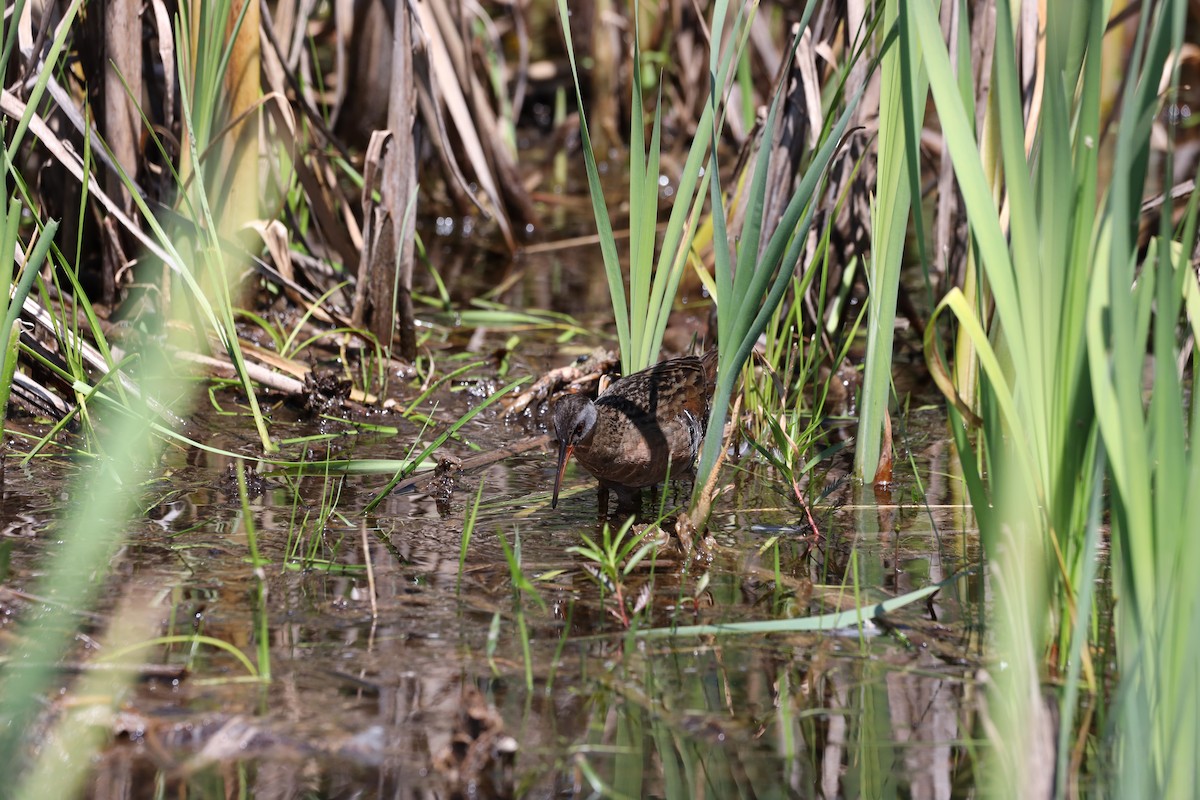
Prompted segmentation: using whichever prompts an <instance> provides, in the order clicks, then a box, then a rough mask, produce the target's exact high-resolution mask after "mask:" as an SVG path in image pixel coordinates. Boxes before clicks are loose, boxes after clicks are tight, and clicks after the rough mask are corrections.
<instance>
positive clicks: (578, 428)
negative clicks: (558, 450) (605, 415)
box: [575, 422, 583, 439]
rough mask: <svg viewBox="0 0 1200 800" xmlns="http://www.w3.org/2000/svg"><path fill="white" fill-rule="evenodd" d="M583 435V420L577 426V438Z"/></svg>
mask: <svg viewBox="0 0 1200 800" xmlns="http://www.w3.org/2000/svg"><path fill="white" fill-rule="evenodd" d="M582 436H583V423H582V422H581V423H579V424H578V425H576V426H575V438H576V439H578V438H580V437H582Z"/></svg>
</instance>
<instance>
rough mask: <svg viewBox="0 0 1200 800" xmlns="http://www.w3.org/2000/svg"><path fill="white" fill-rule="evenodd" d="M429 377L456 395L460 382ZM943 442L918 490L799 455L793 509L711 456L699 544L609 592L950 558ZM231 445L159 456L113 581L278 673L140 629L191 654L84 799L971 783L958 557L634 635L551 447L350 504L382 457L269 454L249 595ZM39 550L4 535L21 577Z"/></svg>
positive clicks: (971, 597) (814, 587)
mask: <svg viewBox="0 0 1200 800" xmlns="http://www.w3.org/2000/svg"><path fill="white" fill-rule="evenodd" d="M446 402H447V404H448V406H449V407H448V409H447V411H448V412H449V413H453V412H454V410H455V409H454V408H453V405H452V404H453V403H454V402H467V401H465V400H463V399H462V398H461V397H459V398H454V397H450V398H446ZM467 433H468V436H469V437H470V438H471V439H472V440H473V441H475V442H476V443H477V444H479V445H481V446H483V447H485V448H486V447H488V446H494V444H495V441H496V440H499V441H503V439H504V437H506V436H508V432H507V431H505V430H503V428H502V426H498V425H493V426H492V427H491V429H489V428H487V427H485V426H482V425H480V426H475V427H472V428H470V429H469V430H468V431H467ZM223 435H225V436H230V437H232V438H236V437H234V436H233V435H231V434H229V433H227V432H226V433H224V434H223ZM489 435H490V436H492V437H495V440H493V439H489V438H488V437H489ZM395 447H396V445H395V443H394V442H388V441H386V440H382V439H381V440H379V441H376V442H369V441H366V440H365V439H361V438H360V440H359V441H356V443H355V444H354V448H355V449H353V450H348V452H353V454H354V455H355V456H358V457H368V456H372V455H390V456H393V457H394V456H395V455H396V453H395V452H394V450H395ZM942 457H943V456H942V454H941V453H940V452H938V451H937V450H936V449H934V450H933V451H932V452H931V453H930V454H929V460H927V461H922V462H920V469H921V470H922V478H923V479H924V480H926V481H927V483H926V486H925V491H924V492H921V491H920V490H918V489H917V488H916V486H917V484H916V483H915V481H914V480H913V479H912V478H911V477H910V478H906V479H904V480H903V481H902V482H901V484H900V485H899V486H897V487H896V488H895V489H894V490H893V491H892V493H891V494H890V496H880V497H876V496H874V495H872V494H870V493H867V494H866V495H863V494H862V493H858V492H856V491H855V490H853V489H852V488H851V487H850V486H849V484H848V483H845V482H841V481H840V479H839V478H838V477H837V475H836V472H837V470H836V469H834V470H832V473H833V477H832V478H831V477H830V475H829V474H826V475H823V476H822V477H821V478H820V480H825V481H828V482H829V486H830V487H831V489H830V491H829V492H827V493H825V495H824V496H823V497H821V498H820V499H819V500H818V501H817V502H816V504H815V505H814V508H813V515H814V521H815V522H816V526H817V530H816V531H814V530H812V529H811V527H810V526H809V524H808V523H807V521H806V520H805V517H804V514H803V512H802V511H801V509H800V508H799V507H798V506H796V505H794V504H793V503H791V502H790V501H789V500H788V493H787V492H784V491H782V490H781V489H780V487H778V486H776V485H775V484H773V482H772V481H773V476H772V475H771V474H770V473H769V472H768V471H764V470H761V469H756V470H753V471H750V470H738V469H736V468H734V469H731V471H730V476H729V481H730V483H731V484H732V485H733V487H734V489H733V491H732V492H731V494H730V495H729V498H730V499H728V500H727V501H725V502H724V504H723V505H722V506H720V507H719V508H718V512H717V514H716V515H715V516H714V535H715V541H716V547H715V550H714V552H713V553H712V555H711V557H710V559H708V560H705V561H685V560H681V559H680V558H678V557H677V556H675V557H668V556H663V557H662V559H661V560H657V561H655V560H649V561H648V562H647V564H646V565H645V566H643V567H639V569H638V570H636V571H634V572H632V573H631V574H630V575H629V576H627V580H628V581H629V587H630V590H631V592H637V591H640V590H641V589H642V588H643V587H648V588H649V591H650V601H649V604H648V608H647V610H646V611H645V612H644V614H643V615H642V618H641V619H640V621H639V623H638V624H639V625H641V626H642V627H647V626H658V625H665V624H670V623H671V622H672V621H675V622H679V623H681V624H694V623H705V622H716V621H728V620H745V619H767V618H773V617H778V616H802V615H808V614H816V613H823V612H826V611H830V610H837V609H841V608H846V607H850V606H853V605H854V604H855V603H856V602H858V601H863V602H865V601H869V600H878V599H881V598H884V597H889V596H895V595H898V594H901V593H904V592H907V591H910V590H912V589H914V588H919V587H922V586H926V585H929V584H930V583H933V582H938V581H941V580H943V579H944V578H946V577H948V576H950V575H953V574H956V573H957V572H959V571H961V570H962V569H963V568H964V567H965V566H968V565H970V564H973V563H975V562H976V560H977V558H978V553H977V545H976V543H975V542H976V539H975V537H974V536H973V535H972V533H971V528H970V521H969V519H965V518H963V517H962V508H961V506H959V505H956V504H955V501H954V498H953V497H952V496H951V495H950V494H949V491H951V490H950V489H942V488H939V489H938V491H937V493H935V492H934V491H932V489H933V488H935V487H937V486H938V484H936V483H935V481H942V482H943V483H942V484H941V486H952V484H947V483H945V482H944V481H945V479H944V478H939V477H937V476H938V475H941V474H942V473H943V472H944V467H943V466H942V464H941V462H939V461H938V458H942ZM227 466H228V465H227V463H225V461H224V460H222V459H220V458H219V457H216V456H211V455H208V454H201V455H194V454H193V455H192V456H190V457H189V463H187V464H181V465H179V470H180V471H179V473H178V474H177V476H176V477H177V478H178V479H177V480H173V481H172V484H171V486H170V488H169V489H165V490H164V493H163V495H162V496H161V497H160V498H159V499H158V501H157V502H154V503H153V504H152V505H153V510H152V512H151V513H150V514H149V517H148V519H147V521H146V523H145V525H144V528H143V529H142V530H140V531H137V532H135V533H134V535H133V536H132V537H131V538H130V540H129V546H128V547H126V548H125V549H124V550H123V551H122V552H121V553H120V554H119V555H118V560H119V562H120V563H119V565H118V568H117V569H116V570H114V574H115V575H116V576H118V577H117V578H116V579H115V581H114V586H113V589H112V591H113V593H114V597H115V596H116V595H117V594H119V592H118V591H117V590H118V588H119V586H120V585H121V584H122V583H131V584H136V585H138V586H139V587H142V588H153V589H154V591H155V593H154V594H153V596H154V597H155V598H156V599H155V601H154V606H155V609H156V611H157V613H158V614H159V616H160V632H161V633H163V634H168V635H169V634H175V635H180V634H183V635H189V634H198V635H203V636H209V637H214V638H215V639H219V640H221V641H223V642H226V643H229V644H231V645H233V646H234V647H236V648H237V649H238V650H240V651H241V652H242V653H244V654H246V655H247V656H249V657H250V658H251V659H255V658H256V654H257V653H258V636H259V634H258V631H260V630H265V631H266V636H267V638H268V643H269V658H270V666H271V671H272V675H273V679H272V681H271V682H270V683H269V684H267V685H261V684H257V683H253V682H245V678H246V677H247V671H246V669H245V667H244V666H243V665H242V664H241V663H239V661H238V660H237V659H235V658H234V657H233V656H232V655H231V654H230V653H228V652H226V651H223V650H220V649H217V648H214V647H210V646H206V645H202V644H195V643H192V644H180V643H178V642H175V643H172V644H169V645H164V646H162V647H161V648H159V650H158V651H157V654H156V655H155V656H154V657H153V658H147V661H148V662H149V661H157V662H160V663H166V664H171V665H175V666H178V667H180V668H184V669H186V673H185V675H184V676H183V677H182V678H178V679H170V678H156V677H150V676H144V677H143V679H142V680H141V681H140V682H138V683H136V684H135V686H134V688H133V689H132V690H130V692H129V694H128V695H127V696H126V697H125V699H124V702H123V703H122V708H123V711H122V712H121V714H120V715H118V718H117V719H115V720H113V721H112V723H111V728H112V730H114V731H115V732H116V733H117V734H118V737H117V740H116V741H115V742H114V744H113V745H112V746H110V747H109V748H107V749H106V750H105V751H104V752H103V753H102V755H101V756H100V757H99V758H98V759H97V760H96V762H95V765H94V772H93V776H92V779H91V784H90V790H89V793H90V794H92V795H93V796H96V797H105V798H110V797H111V798H133V797H149V796H180V795H187V796H189V797H195V796H200V797H208V796H222V797H226V796H231V795H233V794H241V793H253V794H254V796H258V797H270V798H276V797H278V798H285V797H304V796H321V797H365V796H388V797H397V796H403V797H447V796H455V795H456V794H459V795H461V796H497V797H504V796H513V797H517V796H521V797H562V796H579V797H587V796H594V795H609V796H625V797H680V798H683V797H686V798H692V797H758V798H761V797H802V798H809V797H819V798H834V797H913V798H950V797H957V796H965V795H966V794H967V793H968V792H969V786H970V784H971V781H970V776H969V775H968V774H967V771H968V770H969V766H968V761H969V760H968V758H967V757H966V756H967V754H968V753H969V751H970V748H971V746H972V736H973V729H974V702H975V701H974V696H975V690H976V687H975V684H974V681H973V675H974V673H975V669H976V664H977V662H978V646H979V645H978V641H979V635H978V630H977V627H976V625H975V623H974V620H975V619H976V617H977V616H978V604H979V603H980V602H982V599H983V588H982V581H981V579H979V578H978V577H975V576H970V577H964V578H962V579H960V580H958V581H956V582H955V583H954V584H953V585H952V587H951V588H952V589H953V591H949V590H947V591H942V592H941V593H939V594H938V595H936V596H935V597H934V598H932V599H931V601H930V602H929V603H928V604H924V603H921V604H917V605H916V606H914V607H909V608H906V609H904V610H902V611H900V612H896V613H894V614H891V615H889V616H888V617H887V618H885V619H883V620H881V621H880V622H879V623H878V624H871V625H867V626H865V627H864V629H863V630H862V631H858V630H851V631H839V632H836V633H831V632H825V633H806V634H799V633H796V634H774V635H770V636H737V637H734V636H722V637H689V638H686V639H684V638H679V639H652V640H651V639H645V638H639V637H638V636H636V635H630V634H628V633H626V632H625V631H623V630H622V628H621V625H620V624H619V623H618V622H617V621H616V619H615V618H614V616H613V615H612V614H611V613H610V612H609V611H608V610H607V608H606V606H605V601H604V600H603V599H602V597H601V595H600V591H599V589H598V584H597V582H596V581H595V580H594V579H593V578H592V577H590V576H589V574H588V573H587V571H586V570H585V567H586V566H587V564H586V562H585V561H584V560H583V559H581V558H580V557H579V556H577V555H575V554H572V553H569V552H568V549H567V548H569V547H570V546H571V545H575V544H578V543H579V542H580V534H581V533H587V534H588V535H590V536H593V537H594V536H596V535H597V534H598V531H597V529H596V527H595V520H594V518H593V517H592V515H591V513H590V512H586V513H584V512H581V513H579V514H574V513H568V514H554V513H550V512H549V511H548V509H547V508H546V505H547V501H548V487H549V480H548V477H549V475H550V470H551V469H552V464H551V462H550V460H549V456H546V455H543V454H537V453H533V454H527V455H525V456H521V457H518V458H515V459H513V460H511V462H509V463H507V464H504V465H497V466H495V467H492V468H490V469H488V470H487V471H486V472H484V473H482V474H477V475H469V476H467V477H466V479H465V480H464V482H463V484H462V485H461V486H460V488H459V492H458V493H457V494H456V495H455V496H454V497H453V498H452V499H451V503H450V509H449V514H448V515H444V514H440V513H439V511H438V509H437V507H436V504H435V502H434V500H433V499H432V498H429V497H426V496H423V495H420V494H409V495H397V496H394V497H390V498H388V500H387V501H386V503H385V504H384V505H383V506H382V507H381V511H380V512H379V513H377V514H375V515H374V516H371V517H367V518H365V519H364V518H362V517H361V516H360V515H359V514H358V511H357V509H360V508H362V506H363V505H365V503H366V502H367V501H368V500H369V499H370V498H371V497H372V496H373V493H374V491H375V490H376V489H377V487H378V486H379V485H381V484H382V482H383V479H350V478H346V479H342V478H330V477H327V476H322V475H313V476H310V477H307V478H302V479H283V478H279V477H274V478H270V479H269V481H268V486H267V489H266V491H264V492H263V493H262V494H261V495H260V496H258V497H257V498H255V499H254V500H252V501H251V513H252V515H253V517H254V523H255V527H256V529H257V532H258V543H259V550H260V552H261V553H262V556H263V558H264V559H265V560H266V561H267V564H266V566H263V567H261V573H260V574H261V575H262V578H263V580H264V585H265V589H266V592H265V596H266V601H265V606H264V605H262V604H260V602H259V600H258V599H257V598H258V594H257V585H258V584H257V581H258V578H257V577H256V571H255V566H254V565H253V564H251V563H250V562H249V560H248V557H247V556H248V547H247V539H246V527H245V523H244V520H242V518H241V512H240V509H239V508H238V503H237V502H236V501H235V500H234V499H232V498H231V497H230V496H229V494H228V493H227V491H225V490H223V488H222V486H223V484H222V483H221V477H220V476H221V475H222V473H223V471H224V470H225V469H226V468H227ZM835 466H836V465H835ZM185 478H186V480H184V479H185ZM478 481H482V482H483V503H482V507H481V514H480V518H479V520H478V522H477V524H476V526H475V530H474V533H473V537H472V540H471V544H470V547H469V548H468V549H467V551H466V554H465V556H464V555H463V553H462V549H461V545H462V533H463V521H464V517H465V508H466V506H467V505H468V504H469V503H470V502H471V500H472V499H473V496H474V490H475V488H476V487H477V486H478V483H477V482H478ZM189 482H190V483H189ZM577 483H578V484H579V485H583V479H582V478H580V479H578V481H577ZM35 485H36V481H32V482H31V484H30V487H29V491H31V492H32V491H34V487H35ZM18 487H19V485H18ZM181 487H182V488H181ZM8 491H9V492H10V493H11V492H13V491H16V489H14V484H13V483H11V482H10V485H9V487H8ZM585 491H590V486H589V487H588V488H587V489H585ZM11 507H14V508H16V507H20V505H19V504H16V505H12V506H11ZM585 511H586V509H585ZM501 534H502V535H503V536H505V537H506V539H507V541H508V542H509V543H510V545H511V544H513V543H515V542H516V541H517V539H518V537H519V539H520V544H521V569H522V573H523V574H524V575H525V577H526V578H527V579H528V580H529V581H530V584H531V586H532V587H534V589H535V590H536V593H537V596H538V597H539V598H540V600H541V602H540V603H539V602H538V601H537V600H535V599H534V597H533V594H532V592H525V593H523V594H520V595H518V594H516V593H514V590H513V585H512V581H511V572H510V568H509V565H508V564H507V563H506V562H505V558H504V552H503V547H502V546H501V543H500V538H499V537H500V535H501ZM50 546H52V543H50V542H48V541H46V540H45V539H44V538H39V537H37V536H36V535H35V536H33V537H27V538H22V540H21V543H20V547H21V548H22V549H21V550H19V551H17V552H15V553H14V558H13V562H12V563H13V565H14V567H13V568H14V571H15V573H16V575H17V577H18V580H19V578H20V576H21V575H23V574H24V571H26V570H30V569H32V567H31V566H30V565H31V564H33V563H35V562H36V560H37V558H39V557H40V556H41V554H43V553H44V552H45V550H46V549H47V548H48V547H50ZM460 559H461V561H460ZM651 563H653V566H652V567H651V566H650V565H651ZM368 567H369V569H368ZM15 582H16V581H14V583H15ZM372 588H373V590H374V602H372V595H371V589H372ZM148 596H149V595H148ZM518 600H519V602H518ZM0 601H4V598H3V597H0ZM5 602H7V601H5ZM113 604H114V605H115V600H114V601H113ZM102 611H103V612H104V613H108V612H107V610H105V609H102ZM260 626H261V627H260ZM522 629H524V630H525V631H526V632H527V635H528V648H526V646H525V645H524V643H523V640H522V635H521V630H522ZM0 633H2V630H0ZM527 674H528V675H529V676H530V678H531V680H532V686H533V688H532V691H529V690H527V688H526V675H527ZM63 682H64V686H65V687H69V686H70V685H71V682H70V679H69V677H68V676H64V679H63ZM69 696H70V695H69V694H68V697H69ZM73 700H74V701H75V702H87V699H86V698H73ZM514 744H515V745H516V747H517V750H516V752H515V754H514V753H513V752H512V750H511V747H512V746H513V745H514Z"/></svg>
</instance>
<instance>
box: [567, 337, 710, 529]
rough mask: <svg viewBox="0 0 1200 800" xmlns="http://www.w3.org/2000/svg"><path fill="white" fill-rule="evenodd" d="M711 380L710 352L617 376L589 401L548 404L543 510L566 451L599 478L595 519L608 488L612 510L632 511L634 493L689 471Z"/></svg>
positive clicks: (570, 398)
mask: <svg viewBox="0 0 1200 800" xmlns="http://www.w3.org/2000/svg"><path fill="white" fill-rule="evenodd" d="M716 379H717V351H716V350H715V349H714V350H709V351H708V352H707V353H705V354H704V355H702V356H684V357H683V358H672V359H669V360H667V361H662V362H660V363H658V364H655V365H654V366H652V367H649V368H647V369H644V370H642V371H641V372H635V373H633V374H632V375H627V376H625V377H624V378H619V379H618V380H616V381H613V383H612V384H611V385H610V386H609V387H608V388H607V389H606V390H604V392H602V393H601V394H600V396H599V397H597V398H596V400H595V402H593V401H592V400H590V399H588V398H587V397H585V396H584V395H581V394H568V395H564V396H563V397H561V398H559V400H558V402H557V403H556V404H555V406H554V432H555V435H556V436H557V437H558V473H557V475H556V476H555V478H554V496H553V499H551V501H550V507H551V508H554V507H555V506H557V505H558V492H559V489H560V488H561V487H562V479H563V473H564V472H565V471H566V468H567V460H568V459H569V458H570V457H571V456H572V454H573V455H574V456H575V458H576V459H577V460H578V461H579V463H580V464H582V465H583V468H584V469H586V470H587V471H588V472H590V473H592V475H594V476H595V477H596V478H597V479H598V480H599V481H600V497H599V499H600V515H601V516H602V517H603V516H607V514H608V493H609V490H612V491H615V492H616V493H617V507H618V508H619V509H626V508H632V509H636V508H637V498H638V494H639V490H641V489H643V488H645V487H648V486H654V485H656V484H659V483H661V482H662V481H664V480H665V479H666V478H667V476H668V475H670V476H671V477H672V478H674V477H682V476H684V475H688V474H690V473H691V472H692V469H693V465H694V463H695V460H696V455H697V454H698V453H699V452H700V441H701V439H703V437H704V427H705V425H706V424H707V423H708V409H709V402H710V400H711V399H712V393H713V389H714V387H715V385H716Z"/></svg>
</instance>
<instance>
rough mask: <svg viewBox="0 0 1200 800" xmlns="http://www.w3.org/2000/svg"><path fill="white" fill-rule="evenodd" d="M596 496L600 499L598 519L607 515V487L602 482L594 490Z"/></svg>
mask: <svg viewBox="0 0 1200 800" xmlns="http://www.w3.org/2000/svg"><path fill="white" fill-rule="evenodd" d="M596 498H597V500H599V501H600V519H605V518H607V517H608V487H607V486H605V485H604V484H603V483H602V484H600V489H599V490H598V491H597V492H596Z"/></svg>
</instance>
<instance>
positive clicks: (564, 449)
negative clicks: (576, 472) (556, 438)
mask: <svg viewBox="0 0 1200 800" xmlns="http://www.w3.org/2000/svg"><path fill="white" fill-rule="evenodd" d="M574 450H575V446H574V445H571V444H567V442H565V441H563V442H559V443H558V472H557V473H556V474H555V476H554V495H553V496H552V497H551V498H550V507H551V508H554V507H555V506H557V505H558V490H559V489H561V488H562V479H563V474H564V473H565V472H566V471H567V460H568V459H570V458H571V453H572V452H574Z"/></svg>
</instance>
